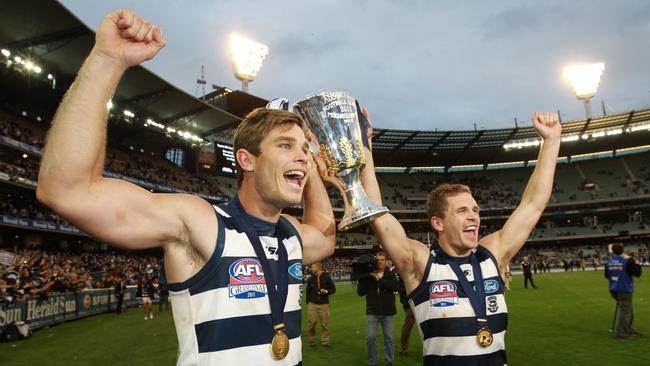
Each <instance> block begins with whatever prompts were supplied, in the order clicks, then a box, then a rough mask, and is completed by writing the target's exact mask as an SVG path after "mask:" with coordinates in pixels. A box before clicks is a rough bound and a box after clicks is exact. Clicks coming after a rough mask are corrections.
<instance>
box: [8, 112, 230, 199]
mask: <svg viewBox="0 0 650 366" xmlns="http://www.w3.org/2000/svg"><path fill="white" fill-rule="evenodd" d="M0 134H1V135H3V136H4V137H9V138H11V139H14V140H16V141H20V142H23V143H26V144H29V145H31V146H34V147H36V148H42V147H43V141H44V138H45V128H44V127H43V126H38V125H36V126H34V124H33V123H31V122H29V121H25V120H21V119H18V118H15V117H12V116H11V115H8V114H0ZM105 169H106V170H107V171H109V172H112V173H115V174H119V175H123V176H127V177H131V178H136V179H140V180H143V181H146V182H149V183H156V184H159V185H162V186H167V187H173V188H176V189H181V190H185V191H187V192H191V193H200V194H204V195H209V196H213V197H217V198H218V199H220V200H225V199H227V197H226V195H224V194H223V193H222V192H221V191H220V190H219V189H218V187H215V186H214V185H213V184H210V183H209V182H208V181H206V180H205V179H203V178H201V177H198V176H195V175H192V174H190V173H189V172H187V171H185V170H183V169H181V168H179V167H177V166H176V165H174V164H172V163H171V162H169V161H167V160H166V159H164V158H162V157H156V156H153V157H152V156H146V155H144V154H139V153H136V152H134V151H127V152H125V151H121V150H118V149H116V148H112V147H109V148H108V150H107V154H106V162H105ZM0 171H2V172H5V173H7V174H8V175H9V176H11V177H23V178H27V179H30V180H32V181H36V179H37V177H38V162H35V161H33V159H14V161H0Z"/></svg>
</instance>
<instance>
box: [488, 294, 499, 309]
mask: <svg viewBox="0 0 650 366" xmlns="http://www.w3.org/2000/svg"><path fill="white" fill-rule="evenodd" d="M487 308H488V310H489V311H490V312H491V313H496V312H497V310H499V303H498V302H497V297H496V296H494V295H492V296H488V298H487Z"/></svg>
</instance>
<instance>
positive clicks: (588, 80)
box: [563, 62, 605, 118]
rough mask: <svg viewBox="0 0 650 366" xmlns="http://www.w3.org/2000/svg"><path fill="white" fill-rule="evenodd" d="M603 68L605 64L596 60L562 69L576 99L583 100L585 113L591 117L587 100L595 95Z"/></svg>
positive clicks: (589, 104)
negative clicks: (595, 61)
mask: <svg viewBox="0 0 650 366" xmlns="http://www.w3.org/2000/svg"><path fill="white" fill-rule="evenodd" d="M604 70H605V64H604V63H603V62H598V63H595V64H589V65H579V66H570V67H566V68H565V69H564V73H563V74H564V77H565V78H567V79H568V80H569V83H571V86H572V87H573V91H574V92H575V94H576V97H577V98H578V99H582V100H583V101H584V102H585V113H586V114H587V118H591V103H589V100H590V99H591V98H592V97H593V96H594V95H596V91H597V90H598V84H600V77H601V76H602V75H603V71H604Z"/></svg>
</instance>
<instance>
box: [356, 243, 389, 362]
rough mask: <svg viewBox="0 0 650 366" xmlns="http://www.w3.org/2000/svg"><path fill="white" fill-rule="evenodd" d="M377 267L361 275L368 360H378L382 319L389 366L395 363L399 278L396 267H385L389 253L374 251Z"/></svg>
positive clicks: (358, 290) (360, 288)
mask: <svg viewBox="0 0 650 366" xmlns="http://www.w3.org/2000/svg"><path fill="white" fill-rule="evenodd" d="M375 258H376V260H377V265H376V269H375V270H374V271H373V272H370V274H369V275H367V276H363V277H361V278H359V285H358V286H357V294H359V296H366V314H367V316H368V320H367V330H366V342H367V345H368V363H369V364H370V365H376V364H377V347H376V345H375V338H377V327H378V326H379V324H380V323H381V329H382V332H383V334H384V359H385V361H386V366H392V364H393V333H394V329H395V314H396V313H397V310H396V308H395V293H396V292H398V291H399V281H398V280H397V276H396V275H395V273H394V272H393V271H391V270H390V269H388V268H386V254H385V253H384V252H379V253H377V254H376V255H375Z"/></svg>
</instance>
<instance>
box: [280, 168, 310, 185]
mask: <svg viewBox="0 0 650 366" xmlns="http://www.w3.org/2000/svg"><path fill="white" fill-rule="evenodd" d="M284 180H286V181H287V183H289V185H290V186H292V187H294V188H296V189H301V188H302V183H303V182H304V180H305V172H303V171H301V170H289V171H288V172H285V173H284Z"/></svg>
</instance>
